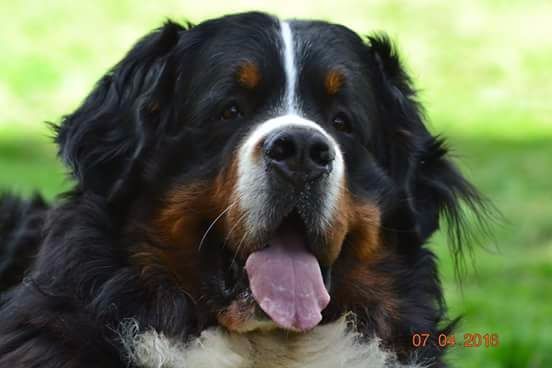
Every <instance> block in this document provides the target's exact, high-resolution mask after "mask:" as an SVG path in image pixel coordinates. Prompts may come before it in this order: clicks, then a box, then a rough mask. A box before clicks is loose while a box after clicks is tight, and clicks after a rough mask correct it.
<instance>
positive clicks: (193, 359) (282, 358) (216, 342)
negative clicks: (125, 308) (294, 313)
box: [121, 318, 423, 368]
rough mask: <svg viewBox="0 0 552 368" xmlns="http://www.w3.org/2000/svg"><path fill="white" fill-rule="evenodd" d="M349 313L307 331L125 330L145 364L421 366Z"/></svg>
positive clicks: (158, 367)
mask: <svg viewBox="0 0 552 368" xmlns="http://www.w3.org/2000/svg"><path fill="white" fill-rule="evenodd" d="M351 327H352V326H351V325H350V323H348V322H347V320H346V319H345V318H341V319H340V320H338V321H336V322H334V323H331V324H328V325H323V326H319V327H317V328H315V329H313V330H312V331H310V332H308V333H305V334H286V333H284V332H281V331H280V332H264V333H263V332H253V333H246V334H232V333H228V332H227V331H225V330H223V329H221V328H211V329H208V330H205V331H204V332H203V333H202V334H201V336H200V337H199V338H197V339H195V340H192V341H190V342H188V343H184V342H182V341H179V340H175V339H172V338H168V337H166V336H164V335H163V334H162V333H158V332H156V331H153V330H150V331H147V332H145V333H138V332H137V331H138V325H137V324H136V323H135V322H131V323H126V324H125V325H124V326H123V327H122V330H121V336H122V341H123V345H124V346H125V349H126V353H127V354H128V358H129V360H130V361H131V362H132V363H133V364H135V365H136V366H138V367H142V368H187V367H193V368H261V367H262V368H339V367H344V368H345V367H346V368H368V367H370V368H422V367H423V365H420V364H419V363H418V364H417V363H415V362H412V363H410V364H407V365H403V364H400V363H398V362H397V360H396V357H395V355H394V354H393V353H391V352H387V351H384V350H382V348H381V346H380V343H379V339H377V338H372V339H369V340H363V339H361V336H360V335H359V334H358V333H356V332H354V329H352V328H351Z"/></svg>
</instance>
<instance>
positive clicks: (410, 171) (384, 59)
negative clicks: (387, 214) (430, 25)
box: [368, 35, 486, 255]
mask: <svg viewBox="0 0 552 368" xmlns="http://www.w3.org/2000/svg"><path fill="white" fill-rule="evenodd" d="M368 41H369V44H368V53H369V55H368V60H369V71H370V73H371V74H372V75H371V76H372V80H373V83H374V89H375V91H376V95H377V96H378V109H379V111H378V113H379V116H380V119H381V125H379V126H378V130H381V134H382V137H381V139H379V140H377V142H376V144H375V150H376V155H377V156H378V157H379V161H380V162H382V163H383V166H384V167H385V168H386V169H387V170H388V172H389V174H390V175H391V176H392V177H393V178H394V180H395V182H396V183H397V184H398V187H399V188H400V191H401V194H402V195H401V197H402V199H401V202H402V204H403V206H404V207H405V209H406V210H407V211H408V216H407V217H408V221H407V223H408V224H409V225H408V226H410V228H409V229H408V230H411V231H412V232H414V233H416V234H417V237H418V240H419V241H420V242H424V241H426V240H427V239H428V238H429V237H430V236H431V235H432V234H433V233H434V232H435V231H436V230H437V229H438V228H439V224H440V220H441V219H445V220H447V221H448V223H449V235H450V237H451V240H452V246H453V252H454V253H455V255H457V254H458V253H459V252H460V245H461V242H462V240H463V238H464V237H466V236H468V237H469V234H471V233H470V231H469V229H467V228H466V227H465V223H466V215H465V211H464V210H465V209H468V210H469V211H470V212H472V213H473V214H474V215H475V219H476V220H477V221H479V220H481V219H482V217H483V216H484V215H485V213H486V207H485V200H484V199H483V198H482V197H481V195H480V194H479V192H478V191H477V190H476V189H475V187H474V186H473V185H472V184H471V183H469V182H468V181H467V180H466V179H465V178H464V176H463V175H462V174H461V173H460V171H459V170H458V169H457V167H456V166H455V165H454V164H453V163H452V162H451V161H450V158H449V153H448V149H447V147H446V144H445V142H444V140H443V139H441V138H439V137H436V136H433V135H431V133H430V132H429V131H428V129H427V128H426V126H425V124H424V115H423V111H422V109H421V106H420V104H419V103H418V102H417V100H416V91H415V90H414V88H413V86H412V82H411V80H410V78H409V77H408V75H407V73H406V72H405V70H404V68H403V66H402V65H401V62H400V59H399V57H398V55H397V53H396V51H395V49H394V47H393V45H392V43H391V42H390V41H389V39H388V38H387V37H386V36H382V35H377V36H372V37H369V39H368ZM380 127H381V129H380Z"/></svg>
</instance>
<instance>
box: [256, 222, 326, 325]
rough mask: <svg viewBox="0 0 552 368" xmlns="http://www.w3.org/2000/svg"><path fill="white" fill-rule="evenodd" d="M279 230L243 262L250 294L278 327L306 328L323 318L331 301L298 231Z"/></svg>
mask: <svg viewBox="0 0 552 368" xmlns="http://www.w3.org/2000/svg"><path fill="white" fill-rule="evenodd" d="M288 230H289V229H285V231H282V232H280V234H279V235H277V236H276V237H275V238H274V239H272V241H271V243H270V246H269V247H268V248H265V249H263V250H260V251H257V252H254V253H252V254H251V255H250V256H249V257H248V258H247V261H246V263H245V269H246V271H247V275H248V277H249V286H250V287H251V291H252V292H253V297H254V298H255V300H256V301H257V303H258V304H259V305H260V307H261V308H262V310H263V311H265V312H266V314H268V315H269V316H270V318H271V319H272V320H273V321H274V322H275V323H276V324H278V325H279V326H280V327H283V328H286V329H290V330H296V331H306V330H310V329H311V328H313V327H315V326H316V325H317V324H318V323H319V322H320V320H321V319H322V314H321V312H322V310H323V309H324V308H326V306H327V305H328V303H329V302H330V296H329V295H328V292H327V291H326V288H325V286H324V281H323V280H322V273H321V271H320V266H319V265H318V261H317V260H316V258H315V257H314V256H313V255H312V254H311V253H309V252H308V251H307V249H306V247H305V244H304V241H303V239H302V238H301V236H300V235H299V233H298V232H294V231H288Z"/></svg>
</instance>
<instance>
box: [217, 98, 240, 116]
mask: <svg viewBox="0 0 552 368" xmlns="http://www.w3.org/2000/svg"><path fill="white" fill-rule="evenodd" d="M242 115H243V114H242V112H241V110H240V107H239V106H238V104H237V103H235V102H232V103H229V104H228V105H227V106H226V107H225V108H224V110H222V113H221V114H220V120H232V119H236V118H240V117H242Z"/></svg>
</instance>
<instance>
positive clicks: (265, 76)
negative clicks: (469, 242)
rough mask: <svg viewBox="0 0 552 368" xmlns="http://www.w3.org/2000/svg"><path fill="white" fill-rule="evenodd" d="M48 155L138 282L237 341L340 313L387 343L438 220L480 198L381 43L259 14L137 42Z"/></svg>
mask: <svg viewBox="0 0 552 368" xmlns="http://www.w3.org/2000/svg"><path fill="white" fill-rule="evenodd" d="M58 142H59V144H60V147H61V156H62V157H63V158H64V159H65V160H66V161H67V162H68V163H69V165H70V166H71V167H72V168H73V172H74V175H75V177H76V178H77V180H78V188H79V190H80V191H81V192H93V193H95V195H99V196H102V197H104V198H105V199H106V201H107V202H108V203H109V205H110V206H112V207H113V208H114V209H115V211H114V213H117V214H118V215H117V216H118V217H117V219H116V221H118V223H120V225H121V227H122V228H123V229H124V234H125V235H124V238H125V240H126V241H128V243H129V244H128V245H127V247H128V252H127V253H128V258H129V260H130V262H131V264H133V265H134V266H135V267H137V268H138V269H140V270H141V275H142V277H143V278H144V279H147V280H148V282H147V284H148V285H150V286H151V284H152V282H153V283H154V281H151V280H154V277H153V276H149V275H150V274H158V273H159V272H162V273H164V274H166V275H168V277H170V278H171V279H173V280H174V282H175V283H176V284H177V285H178V286H179V287H180V288H182V289H183V290H185V291H186V293H188V294H189V295H190V296H191V297H192V298H193V299H194V300H195V301H196V303H197V305H199V306H200V309H201V311H200V312H202V313H205V314H206V315H207V318H209V319H211V320H213V321H216V322H215V323H218V324H221V325H223V326H225V327H226V328H228V329H230V330H233V331H237V332H243V331H250V330H255V329H270V328H283V329H287V330H292V331H305V330H309V329H311V328H313V327H315V326H316V325H317V324H319V323H321V321H324V320H331V319H333V318H336V317H337V316H339V315H341V314H343V313H345V312H348V311H355V312H358V313H362V312H366V313H368V314H370V316H371V317H370V318H371V323H373V324H375V325H376V326H377V327H380V328H381V329H383V330H385V329H386V327H385V325H386V321H388V320H389V319H393V318H400V315H401V313H402V311H401V303H402V302H403V299H404V297H405V295H401V288H408V286H407V285H406V283H407V282H408V280H404V279H402V278H403V277H407V276H406V275H409V272H410V270H412V269H414V268H416V267H419V265H416V263H417V262H418V261H419V259H418V258H417V257H419V251H420V249H421V246H422V244H423V243H424V241H425V240H426V239H427V238H428V237H429V236H430V235H431V234H432V233H433V232H434V231H435V230H436V229H437V228H438V224H439V215H440V213H441V212H443V211H444V212H446V213H447V214H448V215H450V216H452V217H453V218H454V219H456V215H457V210H458V201H459V200H460V199H462V198H465V199H468V201H472V200H477V194H476V192H475V191H474V190H473V188H472V187H471V186H470V185H469V184H468V183H467V182H466V181H465V180H464V179H463V178H462V177H461V176H460V175H459V173H458V172H457V171H456V170H455V168H454V167H453V166H452V165H451V164H450V163H449V162H448V160H447V159H446V150H445V149H444V147H443V145H442V144H441V141H439V140H437V139H435V138H434V137H432V136H431V135H430V133H429V132H428V131H427V129H426V128H425V126H424V124H423V120H422V117H421V113H420V108H419V106H418V105H417V103H416V101H415V96H414V92H413V89H412V87H411V85H410V81H409V79H408V77H407V76H406V75H405V73H404V71H403V69H402V67H401V65H400V63H399V61H398V58H397V56H396V54H395V52H394V50H393V49H392V47H391V46H390V44H389V42H388V41H387V40H386V39H385V38H384V37H372V38H370V39H369V40H368V42H367V43H365V42H364V41H363V40H362V39H361V38H359V37H358V36H357V35H355V34H354V33H353V32H352V31H350V30H348V29H347V28H345V27H342V26H338V25H333V24H329V23H324V22H310V21H286V22H284V21H280V20H278V19H276V18H273V17H270V16H268V15H265V14H260V13H248V14H240V15H234V16H228V17H224V18H220V19H216V20H212V21H208V22H205V23H202V24H200V25H198V26H195V27H191V28H189V29H185V28H183V27H181V26H179V25H176V24H174V23H168V24H166V25H165V26H164V27H162V28H161V29H160V30H158V31H156V32H154V33H152V34H150V35H148V36H146V37H145V38H144V39H143V40H142V41H140V42H139V43H138V44H137V45H136V46H135V47H134V48H133V49H132V50H131V51H130V52H129V54H128V55H127V56H126V57H125V58H124V59H123V60H122V61H121V62H120V63H119V64H118V65H117V66H116V67H115V68H114V69H113V71H112V72H110V73H109V74H108V75H106V76H105V77H104V78H103V79H102V80H101V81H100V82H99V83H98V85H97V87H96V89H95V90H94V92H93V93H92V94H91V95H90V96H89V97H88V98H87V100H86V101H85V102H84V104H83V105H82V106H81V107H80V108H79V109H78V110H77V111H76V112H75V113H74V114H72V115H70V116H68V117H67V118H66V119H65V121H64V122H63V123H62V125H61V127H60V128H59V134H58ZM432 265H433V263H431V266H432ZM160 270H161V271H160ZM410 275H414V273H410ZM148 278H149V279H148ZM387 332H388V333H389V331H387Z"/></svg>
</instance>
